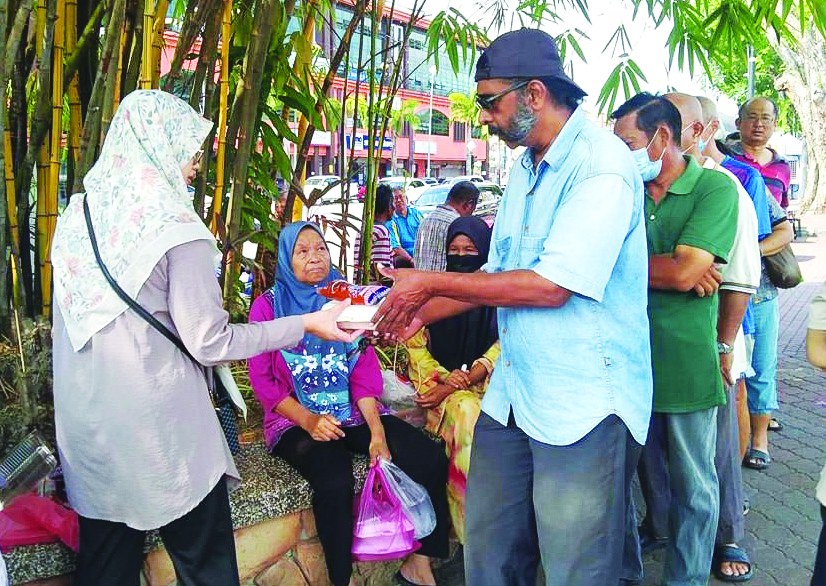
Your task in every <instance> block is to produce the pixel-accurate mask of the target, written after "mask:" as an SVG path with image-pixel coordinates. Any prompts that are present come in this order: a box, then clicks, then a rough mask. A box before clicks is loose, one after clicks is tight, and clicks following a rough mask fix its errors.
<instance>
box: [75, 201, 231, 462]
mask: <svg viewBox="0 0 826 586" xmlns="http://www.w3.org/2000/svg"><path fill="white" fill-rule="evenodd" d="M83 215H84V217H85V218H86V228H87V229H88V230H89V240H91V242H92V251H93V252H94V253H95V260H96V261H97V263H98V267H100V270H101V272H102V273H103V276H104V277H105V278H106V280H107V281H108V282H109V285H110V286H111V287H112V289H114V291H115V293H117V295H118V297H120V298H121V300H123V301H124V302H125V303H126V305H128V306H129V307H130V308H131V309H132V310H133V311H134V312H135V313H137V314H138V315H139V316H140V317H142V318H143V319H144V320H146V321H147V322H148V323H149V325H151V326H152V327H153V328H155V329H156V330H158V331H159V332H160V333H161V334H163V336H164V337H165V338H166V339H167V340H169V341H170V342H172V343H173V344H175V346H177V347H178V350H180V351H181V352H183V353H184V355H185V356H187V357H188V358H189V359H190V360H192V361H193V362H194V363H195V364H197V365H198V366H199V367H201V369H202V370H203V371H204V375H205V376H206V379H207V383H209V380H210V378H211V379H212V391H211V392H210V398H211V399H212V405H213V406H214V407H215V414H216V415H217V417H218V423H219V424H220V425H221V430H222V431H223V432H224V437H225V438H226V440H227V445H228V446H229V451H230V452H231V453H232V454H233V455H235V454H237V453H238V452H239V451H240V450H241V444H240V443H239V442H238V421H237V419H236V413H235V404H234V403H233V401H232V398H231V397H230V395H229V393H228V392H227V389H226V387H225V386H224V383H223V381H222V380H221V377H220V376H217V373H216V372H215V369H212V372H211V373H209V372H207V370H206V368H205V367H204V366H203V365H202V364H201V363H200V362H198V361H197V360H195V357H194V356H192V354H190V353H189V350H187V348H186V346H185V345H184V343H183V342H182V341H181V339H180V338H179V337H178V336H176V335H175V334H173V333H172V331H171V330H170V329H169V328H167V327H166V326H165V325H163V324H162V323H161V322H160V321H158V320H157V318H155V316H153V315H152V314H151V313H149V312H148V311H146V309H145V308H144V307H143V306H142V305H140V304H139V303H138V302H137V301H135V300H134V299H132V298H131V297H130V296H129V295H128V294H127V293H126V291H124V290H123V289H121V287H120V285H118V283H117V281H115V279H114V277H112V274H111V273H110V272H109V269H107V268H106V265H105V264H103V259H102V258H101V257H100V250H98V243H97V238H96V237H95V231H94V229H93V228H92V217H91V215H90V214H89V204H88V203H87V202H86V198H85V197H84V198H83ZM209 374H213V376H211V377H210V376H209Z"/></svg>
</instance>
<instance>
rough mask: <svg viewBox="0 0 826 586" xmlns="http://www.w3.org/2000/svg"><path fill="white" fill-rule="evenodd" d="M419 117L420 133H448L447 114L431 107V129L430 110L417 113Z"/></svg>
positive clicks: (443, 134)
mask: <svg viewBox="0 0 826 586" xmlns="http://www.w3.org/2000/svg"><path fill="white" fill-rule="evenodd" d="M417 116H418V117H419V132H420V133H422V134H436V135H438V136H449V135H450V121H449V120H448V119H447V116H445V115H444V114H442V113H441V112H439V111H438V110H436V109H435V108H434V109H433V129H432V131H431V129H430V110H424V111H422V112H420V113H418V114H417Z"/></svg>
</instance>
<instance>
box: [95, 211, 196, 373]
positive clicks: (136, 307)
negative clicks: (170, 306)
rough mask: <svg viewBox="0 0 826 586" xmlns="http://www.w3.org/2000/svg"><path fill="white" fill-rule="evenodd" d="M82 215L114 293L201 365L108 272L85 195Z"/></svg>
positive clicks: (102, 269)
mask: <svg viewBox="0 0 826 586" xmlns="http://www.w3.org/2000/svg"><path fill="white" fill-rule="evenodd" d="M83 216H84V217H85V218H86V228H87V229H88V230H89V240H91V241H92V250H93V251H94V253H95V260H96V261H97V263H98V266H99V267H100V270H101V272H102V273H103V276H104V277H106V280H107V281H108V282H109V285H111V286H112V289H114V290H115V293H117V294H118V297H120V298H121V299H122V300H123V301H124V302H125V303H126V305H128V306H129V307H130V308H132V309H133V310H134V311H135V313H137V314H138V315H139V316H141V317H142V318H143V319H145V320H146V321H147V322H149V324H150V325H151V326H152V327H153V328H155V329H156V330H158V331H159V332H160V333H162V334H163V335H164V337H166V339H167V340H169V341H170V342H172V343H173V344H175V345H176V346H177V347H178V350H180V351H181V352H183V353H184V354H185V355H186V356H187V357H188V358H189V359H191V360H192V361H194V362H195V363H196V364H198V365H201V363H200V362H198V361H197V360H195V357H194V356H192V354H190V353H189V350H187V349H186V346H184V343H183V341H182V340H181V339H180V338H179V337H178V336H176V335H175V334H173V333H172V331H171V330H170V329H169V328H168V327H166V326H165V325H163V324H162V323H161V322H160V321H158V319H157V318H156V317H155V316H154V315H152V314H151V313H149V312H148V311H146V309H144V307H143V306H142V305H141V304H139V303H138V302H137V301H135V300H134V299H132V298H131V297H130V296H129V295H128V294H127V293H126V291H124V290H123V289H121V287H120V285H118V282H117V281H115V279H114V277H112V274H111V273H110V272H109V269H107V268H106V265H105V264H103V259H102V258H100V250H98V241H97V238H96V237H95V230H94V228H93V227H92V217H91V215H90V214H89V204H88V203H87V202H86V197H85V196H84V198H83Z"/></svg>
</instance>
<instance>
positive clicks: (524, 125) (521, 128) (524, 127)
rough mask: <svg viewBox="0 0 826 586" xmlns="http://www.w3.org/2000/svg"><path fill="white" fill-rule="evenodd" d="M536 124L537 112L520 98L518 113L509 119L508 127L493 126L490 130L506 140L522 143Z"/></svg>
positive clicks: (517, 107)
mask: <svg viewBox="0 0 826 586" xmlns="http://www.w3.org/2000/svg"><path fill="white" fill-rule="evenodd" d="M535 124H536V114H534V113H533V110H531V109H530V108H529V107H528V106H527V104H525V103H524V102H522V100H519V103H518V104H517V106H516V114H514V115H513V118H511V119H510V120H509V121H508V126H507V128H500V127H498V126H491V127H490V132H491V134H494V135H496V136H498V137H499V138H501V139H502V140H504V141H505V142H510V143H516V144H521V143H522V141H523V140H525V138H526V137H527V136H528V134H530V132H531V130H533V127H534V125H535Z"/></svg>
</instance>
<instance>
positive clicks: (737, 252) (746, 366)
mask: <svg viewBox="0 0 826 586" xmlns="http://www.w3.org/2000/svg"><path fill="white" fill-rule="evenodd" d="M703 167H705V168H706V169H714V170H716V171H719V172H720V173H723V174H724V175H726V176H727V177H728V178H729V179H731V182H732V183H733V184H734V186H735V187H736V188H737V197H738V203H737V232H736V233H735V235H734V244H732V246H731V252H730V253H729V259H728V263H727V264H726V265H725V266H724V267H722V274H723V282H722V283H721V284H720V290H721V291H733V292H736V293H743V294H746V295H749V296H751V295H754V294H755V293H756V292H757V286H758V285H759V284H760V269H761V267H762V263H761V262H760V246H759V245H758V243H757V214H756V213H755V211H754V204H753V203H752V200H751V198H750V197H749V194H748V193H746V190H745V188H744V187H743V185H742V184H741V183H740V182H739V181H738V179H737V177H736V176H735V175H734V174H733V173H732V172H731V171H729V170H728V169H726V168H725V167H723V166H722V164H717V163H716V162H715V161H714V159H712V158H711V157H706V160H705V162H704V163H703ZM752 170H753V169H752ZM765 197H766V195H765V193H764V194H763V199H765ZM747 312H748V310H747ZM743 321H744V322H745V316H744V320H743ZM752 321H753V319H752ZM743 330H744V326H741V327H739V328H738V329H737V335H736V337H735V339H734V355H733V356H732V365H731V373H732V376H733V377H734V378H735V379H736V378H739V377H740V376H742V375H745V376H754V370H752V368H751V364H750V362H751V361H750V360H749V359H748V352H747V351H746V341H745V337H744V332H743ZM751 331H753V328H752V330H750V331H749V333H751Z"/></svg>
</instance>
